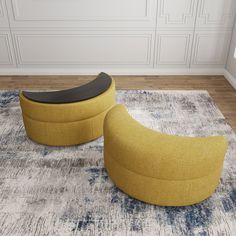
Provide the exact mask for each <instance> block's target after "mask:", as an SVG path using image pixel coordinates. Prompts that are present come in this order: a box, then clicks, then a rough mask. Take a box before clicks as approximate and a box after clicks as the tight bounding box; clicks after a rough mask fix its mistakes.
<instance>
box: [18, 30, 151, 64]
mask: <svg viewBox="0 0 236 236" xmlns="http://www.w3.org/2000/svg"><path fill="white" fill-rule="evenodd" d="M153 38H154V37H153V34H152V32H143V31H142V32H133V31H132V33H129V32H127V31H122V32H121V31H115V32H114V31H97V32H95V31H92V32H88V31H57V32H53V33H50V32H48V31H44V32H42V31H40V32H39V31H34V32H32V31H25V32H22V31H19V32H14V41H15V47H16V49H17V54H18V63H19V65H21V66H43V67H44V66H46V67H47V66H61V65H63V66H78V65H81V66H95V67H96V66H113V67H116V66H119V67H129V66H131V67H135V66H137V67H140V66H141V67H142V66H143V67H150V66H152V63H153V56H152V52H153V47H154V43H153V42H154V39H153Z"/></svg>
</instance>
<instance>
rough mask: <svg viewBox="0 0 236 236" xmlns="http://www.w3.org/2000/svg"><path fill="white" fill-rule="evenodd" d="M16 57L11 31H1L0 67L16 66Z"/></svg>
mask: <svg viewBox="0 0 236 236" xmlns="http://www.w3.org/2000/svg"><path fill="white" fill-rule="evenodd" d="M14 65H15V59H14V54H13V48H12V40H11V36H10V32H8V31H2V30H1V31H0V67H5V66H7V67H8V66H14Z"/></svg>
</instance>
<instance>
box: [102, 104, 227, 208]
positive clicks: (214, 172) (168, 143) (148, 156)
mask: <svg viewBox="0 0 236 236" xmlns="http://www.w3.org/2000/svg"><path fill="white" fill-rule="evenodd" d="M226 151H227V141H226V139H225V138H224V137H222V136H214V137H180V136H173V135H167V134H162V133H159V132H156V131H153V130H151V129H148V128H146V127H144V126H142V125H141V124H139V123H138V122H137V121H135V120H134V119H133V118H131V116H130V115H129V114H128V113H127V111H126V109H125V107H124V106H123V105H117V106H115V107H114V108H112V109H111V110H110V111H109V112H108V114H107V115H106V118H105V122H104V159H105V167H106V169H107V171H108V173H109V176H110V177H111V179H112V180H113V181H114V183H115V184H116V185H117V186H118V187H119V188H120V189H122V190H123V191H124V192H126V193H128V194H129V195H131V196H133V197H135V198H137V199H139V200H142V201H145V202H149V203H152V204H157V205H164V206H183V205H191V204H194V203H198V202H200V201H203V200H204V199H206V198H208V197H209V196H210V195H211V194H212V193H213V192H214V190H215V188H216V187H217V185H218V182H219V178H220V174H221V170H222V166H223V161H224V156H225V153H226Z"/></svg>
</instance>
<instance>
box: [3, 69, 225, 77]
mask: <svg viewBox="0 0 236 236" xmlns="http://www.w3.org/2000/svg"><path fill="white" fill-rule="evenodd" d="M101 71H104V72H106V73H109V74H111V75H225V70H224V68H183V69H179V68H176V69H169V68H166V69H153V68H144V69H138V68H133V69H124V68H123V69H119V68H97V69H95V68H93V69H89V68H83V69H82V68H0V75H97V74H98V73H99V72H101Z"/></svg>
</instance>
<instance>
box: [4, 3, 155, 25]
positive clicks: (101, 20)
mask: <svg viewBox="0 0 236 236" xmlns="http://www.w3.org/2000/svg"><path fill="white" fill-rule="evenodd" d="M104 6H105V7H104ZM8 8H9V11H10V21H11V25H12V26H13V27H155V16H156V0H120V1H117V0H100V1H97V0H90V1H87V0H78V1H72V0H61V1H60V2H57V1H53V0H41V1H32V0H9V1H8Z"/></svg>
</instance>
